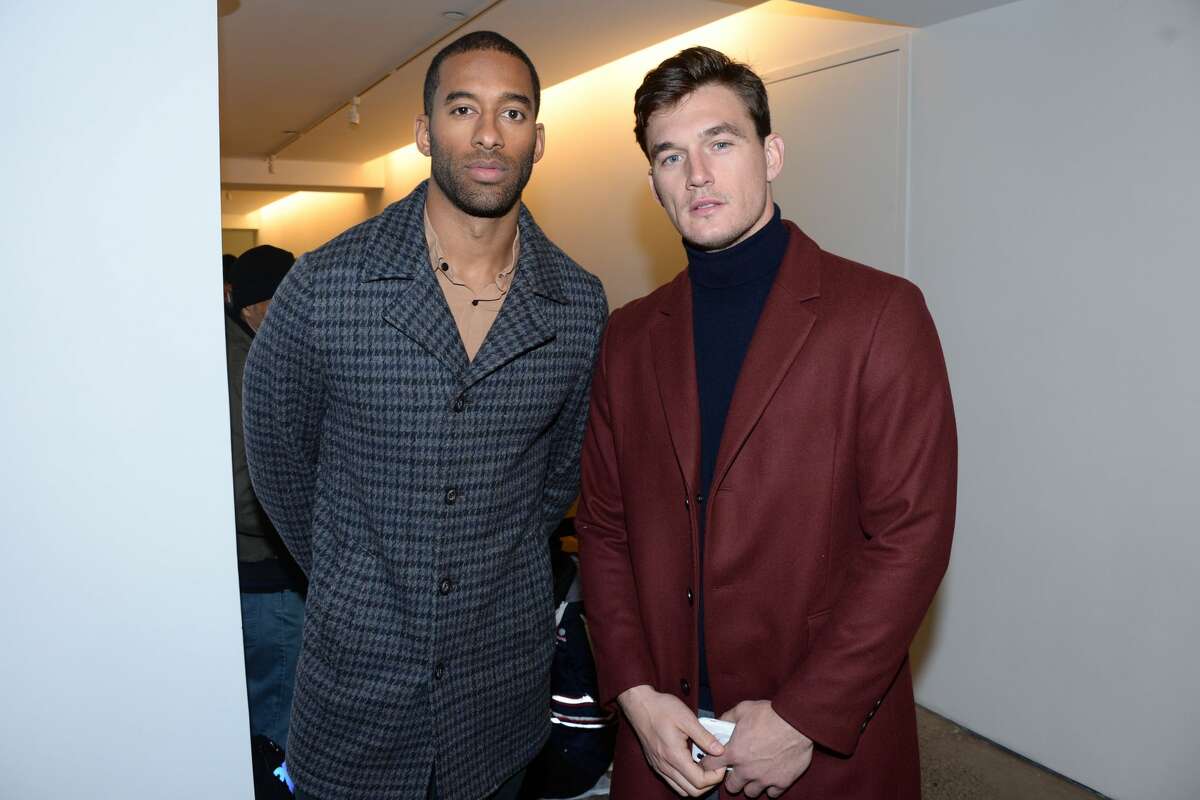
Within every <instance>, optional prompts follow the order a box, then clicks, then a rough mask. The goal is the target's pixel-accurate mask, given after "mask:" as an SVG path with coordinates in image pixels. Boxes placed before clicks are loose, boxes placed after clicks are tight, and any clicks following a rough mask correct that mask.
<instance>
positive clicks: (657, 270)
mask: <svg viewBox="0 0 1200 800" xmlns="http://www.w3.org/2000/svg"><path fill="white" fill-rule="evenodd" d="M630 191H631V192H632V193H633V201H632V202H631V203H630V216H631V219H630V220H629V221H628V222H627V223H626V229H627V230H629V231H631V232H632V236H633V244H634V245H635V246H636V247H637V249H638V250H639V251H640V252H641V253H643V254H644V258H645V262H644V263H645V264H646V270H647V276H646V280H647V282H648V286H649V288H648V289H647V291H652V290H654V289H657V288H658V287H659V286H662V285H663V284H664V283H667V282H669V281H670V280H671V279H672V278H674V277H675V276H676V275H678V274H679V272H680V270H682V269H683V268H684V266H686V264H687V256H686V255H685V254H684V252H683V244H682V242H681V241H680V237H679V232H678V231H677V230H675V227H674V226H673V225H672V224H671V220H670V219H669V218H668V217H667V212H665V211H663V208H662V206H660V205H659V204H658V202H657V201H656V200H655V199H654V195H653V193H652V192H651V191H650V189H649V187H648V186H647V185H646V184H645V183H642V182H638V184H637V185H636V186H631V187H630ZM610 299H615V298H610ZM632 299H633V298H627V299H626V300H625V301H620V302H628V300H632ZM614 306H615V303H614Z"/></svg>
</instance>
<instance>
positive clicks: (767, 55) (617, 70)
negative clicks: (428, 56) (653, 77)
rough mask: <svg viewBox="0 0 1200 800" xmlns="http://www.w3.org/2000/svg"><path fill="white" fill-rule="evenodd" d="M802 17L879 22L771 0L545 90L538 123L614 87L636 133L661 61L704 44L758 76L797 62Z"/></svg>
mask: <svg viewBox="0 0 1200 800" xmlns="http://www.w3.org/2000/svg"><path fill="white" fill-rule="evenodd" d="M801 19H820V20H829V21H837V22H846V23H854V24H861V23H864V22H874V23H878V22H879V21H878V20H871V19H870V18H868V17H860V16H856V15H854V14H846V13H843V12H841V11H833V10H830V9H827V8H818V7H816V6H811V5H807V4H804V3H796V2H792V0H768V2H765V3H762V4H760V5H757V6H754V7H753V8H749V9H746V10H745V11H739V12H738V13H736V14H731V15H729V16H728V17H724V18H722V19H719V20H716V21H715V22H710V23H709V24H707V25H703V26H701V27H699V28H695V29H693V30H690V31H688V32H687V33H681V34H679V35H678V36H675V37H672V38H670V39H666V40H664V41H662V42H659V43H658V44H654V45H651V46H650V47H647V48H644V49H642V50H638V51H637V52H635V53H630V54H629V55H627V56H623V57H622V58H619V59H617V60H615V61H610V62H609V63H607V64H603V65H601V66H599V67H596V68H594V69H591V70H588V71H587V72H584V73H581V74H579V75H576V76H575V77H573V78H569V79H567V80H565V81H562V82H560V83H556V84H555V85H553V86H550V87H547V88H545V89H543V90H542V108H541V109H540V111H539V114H538V117H539V120H541V121H543V122H545V121H546V120H547V118H548V117H554V116H560V117H561V115H563V114H568V113H569V114H572V115H573V114H576V113H586V108H587V107H588V106H589V105H593V104H594V102H595V99H596V98H597V93H600V95H603V96H611V95H612V94H613V92H614V89H615V90H617V91H619V92H621V93H622V94H621V96H622V98H623V101H622V102H623V106H622V109H621V110H622V111H623V112H624V113H626V114H627V115H628V118H629V126H628V127H629V129H630V131H632V129H633V91H634V89H636V88H637V86H638V85H639V84H640V83H641V82H642V78H643V77H644V76H645V74H646V73H647V72H649V71H650V70H651V69H653V68H654V67H655V66H656V65H658V63H659V62H661V61H663V60H664V59H666V58H668V57H669V56H672V55H674V54H675V53H677V52H679V51H680V50H682V49H683V48H685V47H692V46H694V45H705V46H708V47H713V48H716V49H718V50H721V51H722V52H724V53H726V54H727V55H729V56H731V57H733V58H736V59H738V60H740V61H744V62H746V63H748V64H749V65H750V66H751V67H753V68H754V69H755V70H756V71H758V72H759V73H760V74H762V73H764V72H770V71H771V70H774V69H778V68H780V67H784V66H790V65H791V63H792V62H793V61H794V59H795V55H794V53H796V52H802V46H803V44H804V43H803V42H800V41H796V42H795V45H796V46H795V48H786V50H785V52H780V50H781V48H780V47H779V41H778V40H779V39H780V36H779V33H780V28H781V25H782V26H783V27H784V28H785V29H786V28H787V27H788V26H789V25H794V24H795V23H796V21H797V20H801ZM849 27H853V25H851V26H849ZM601 110H602V111H603V112H604V113H610V111H611V109H609V108H608V106H607V104H605V106H604V107H603V109H601ZM619 144H621V145H625V144H628V145H632V146H636V145H633V135H632V133H631V134H630V135H629V138H628V139H626V140H625V141H623V142H621V143H619ZM384 158H386V159H387V160H388V169H389V176H390V175H392V174H397V173H401V174H407V173H410V172H412V171H414V170H426V172H427V167H426V166H425V164H426V159H425V157H424V156H422V155H421V153H420V152H418V151H417V147H416V145H415V144H410V145H407V146H406V147H401V148H399V149H398V150H393V151H392V152H391V153H388V154H387V155H386V156H384ZM390 188H391V187H389V189H390ZM405 192H407V189H405V190H403V192H401V195H400V196H402V194H403V193H405ZM389 194H391V192H389Z"/></svg>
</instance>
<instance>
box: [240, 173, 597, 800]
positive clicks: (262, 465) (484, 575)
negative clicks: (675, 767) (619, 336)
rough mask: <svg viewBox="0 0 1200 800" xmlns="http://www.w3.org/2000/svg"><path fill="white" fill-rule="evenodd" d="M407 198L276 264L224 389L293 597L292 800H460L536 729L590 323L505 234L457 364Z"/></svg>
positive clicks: (513, 762)
mask: <svg viewBox="0 0 1200 800" xmlns="http://www.w3.org/2000/svg"><path fill="white" fill-rule="evenodd" d="M425 197H426V187H425V185H424V184H422V185H421V186H420V187H418V188H417V189H416V190H415V191H414V192H413V193H412V194H411V195H409V196H408V197H407V198H405V199H403V200H401V201H399V202H398V203H395V204H393V205H391V206H389V207H388V208H387V209H386V210H385V211H384V212H383V213H382V214H381V215H379V216H378V217H375V218H373V219H371V220H368V221H367V222H365V223H363V224H361V225H359V226H357V227H355V228H352V229H351V230H349V231H347V232H346V233H344V234H342V235H341V236H339V237H337V238H336V239H334V240H333V241H331V242H329V243H328V244H326V245H324V246H323V247H321V248H320V249H318V250H315V251H313V252H312V253H309V254H307V255H306V256H304V257H303V258H302V259H300V261H298V262H297V264H296V266H295V267H294V268H293V269H292V271H291V273H290V274H289V275H288V277H287V279H286V280H285V281H284V282H283V284H282V285H281V286H280V288H279V291H278V292H277V293H276V295H275V299H274V302H273V304H272V306H271V309H270V313H269V315H268V317H267V320H266V323H265V324H264V325H263V327H262V330H261V331H260V332H259V334H258V336H257V337H256V339H255V343H254V347H253V349H252V351H251V353H250V357H249V360H248V362H247V366H246V375H245V430H246V447H247V454H248V457H249V463H250V468H251V474H252V477H253V479H254V485H255V488H256V490H257V491H258V494H259V497H260V498H261V500H262V503H263V505H264V506H265V507H266V509H267V511H268V513H269V514H270V516H271V518H272V520H273V521H274V522H275V524H276V526H277V527H278V529H279V532H280V534H281V536H282V537H283V538H284V540H285V542H286V543H287V545H288V547H289V548H290V549H291V551H292V553H293V555H294V556H295V558H296V561H297V563H299V564H300V566H301V567H302V568H303V569H304V571H305V572H306V573H307V574H308V576H309V590H308V606H307V612H308V613H307V617H306V620H305V629H304V643H303V650H302V653H301V656H300V662H299V665H298V668H297V674H296V689H295V699H294V702H293V712H292V723H291V730H290V733H289V741H288V766H289V769H290V770H291V773H292V775H293V777H294V778H295V779H296V780H297V783H298V784H299V785H300V787H301V788H303V789H304V790H305V791H306V792H307V793H309V794H311V795H313V796H315V797H319V798H322V799H323V800H339V799H340V798H369V799H370V800H381V799H382V798H403V799H405V800H407V798H424V796H425V791H426V788H427V786H428V783H429V779H430V775H431V773H433V772H434V771H435V768H436V779H437V783H438V788H439V791H440V795H441V797H443V798H446V799H447V800H478V798H481V797H484V796H485V795H487V794H488V793H490V792H491V791H493V790H494V789H495V788H496V787H497V786H498V785H499V784H500V783H501V782H502V781H503V780H504V779H506V778H507V777H508V776H509V775H511V774H513V773H514V772H515V771H516V770H517V769H519V768H520V767H521V766H522V765H523V764H525V763H527V762H528V761H529V760H530V759H531V758H532V757H533V755H534V754H535V753H536V752H537V750H538V748H539V747H540V746H541V745H542V743H543V741H544V740H545V737H546V735H547V733H548V727H549V666H550V658H551V652H552V648H553V642H554V634H553V625H554V619H553V607H552V588H551V573H550V565H549V554H548V548H547V537H548V535H549V531H550V530H551V529H552V528H553V526H554V525H556V524H557V523H558V522H559V521H560V519H561V517H562V515H563V513H564V512H565V511H566V509H567V507H568V505H569V504H570V502H571V501H572V500H573V499H574V497H575V494H576V490H577V483H578V454H579V443H580V439H581V437H582V434H583V425H584V422H585V419H586V409H587V397H588V385H589V382H590V378H591V371H592V366H593V364H594V362H595V356H596V351H597V348H598V346H599V340H600V334H601V331H602V330H603V326H604V322H605V318H606V315H607V308H606V303H605V300H604V294H603V290H602V288H601V286H600V283H599V281H598V280H597V279H596V278H595V277H593V276H591V275H589V274H588V273H586V272H584V271H583V270H582V269H581V268H580V267H579V266H578V265H576V264H575V263H574V262H573V261H571V260H570V259H569V258H567V257H566V256H565V255H564V254H563V253H562V252H561V251H560V250H559V249H558V248H556V247H555V246H554V245H553V244H551V242H550V241H549V240H547V239H546V237H545V236H544V235H543V234H542V232H541V231H540V230H539V229H538V227H537V225H536V224H535V223H534V221H533V219H532V217H531V216H530V215H529V213H528V212H527V211H526V210H525V209H524V208H523V207H522V209H521V212H520V221H519V226H520V234H521V247H520V255H519V260H518V264H517V271H516V274H515V277H514V280H513V283H512V286H511V288H510V289H509V292H508V295H507V296H506V299H505V302H504V305H503V307H502V308H501V311H500V314H499V315H498V317H497V319H496V320H495V322H494V324H493V326H492V328H491V330H490V332H489V333H488V336H487V338H486V340H485V341H484V343H483V345H482V347H481V349H480V350H479V352H478V353H477V354H476V356H475V358H474V360H468V358H467V355H466V352H465V350H464V349H463V346H462V341H461V338H460V336H459V333H458V329H457V328H456V326H455V323H454V320H453V318H452V317H451V314H450V311H449V308H448V306H447V304H446V302H445V299H444V296H443V294H442V291H441V289H440V288H439V286H438V284H437V276H436V275H435V274H434V273H433V270H432V267H431V265H430V263H429V255H428V251H427V245H426V242H425V235H424V224H423V210H424V207H425Z"/></svg>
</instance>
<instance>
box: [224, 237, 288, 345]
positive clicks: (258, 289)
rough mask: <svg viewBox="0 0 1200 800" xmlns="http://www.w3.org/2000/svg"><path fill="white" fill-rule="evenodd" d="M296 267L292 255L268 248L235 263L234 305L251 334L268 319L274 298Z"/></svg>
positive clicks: (264, 246) (262, 247) (244, 255)
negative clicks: (293, 265)
mask: <svg viewBox="0 0 1200 800" xmlns="http://www.w3.org/2000/svg"><path fill="white" fill-rule="evenodd" d="M294 263H296V257H295V256H293V255H292V254H291V253H290V252H288V251H287V250H284V249H282V248H279V247H274V246H272V245H269V244H260V245H259V246H258V247H252V248H250V249H249V250H247V251H246V252H244V253H242V255H241V256H239V257H238V260H237V261H236V262H234V264H233V269H232V270H231V272H232V275H231V277H232V283H233V294H232V298H231V300H232V302H231V305H232V307H233V310H234V311H235V312H237V313H238V316H239V317H240V319H241V320H242V321H243V322H244V323H245V324H246V325H247V326H249V328H250V331H251V333H253V332H255V331H257V330H258V328H259V326H260V325H262V322H263V320H264V319H266V317H267V308H268V307H269V306H270V305H271V298H272V297H274V296H275V290H276V289H278V288H279V284H280V283H282V282H283V276H285V275H287V273H288V270H290V269H291V268H292V264H294Z"/></svg>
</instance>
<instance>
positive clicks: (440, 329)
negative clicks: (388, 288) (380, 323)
mask: <svg viewBox="0 0 1200 800" xmlns="http://www.w3.org/2000/svg"><path fill="white" fill-rule="evenodd" d="M426 266H428V264H426ZM383 318H384V320H386V321H387V322H388V324H390V325H392V326H393V327H394V328H396V330H398V331H400V332H401V333H403V334H404V335H405V336H407V337H408V338H410V339H412V340H413V341H414V342H416V343H417V344H419V345H420V346H421V347H423V348H425V349H426V350H427V351H429V352H430V353H431V354H432V355H434V356H436V357H437V358H438V360H440V361H441V362H442V363H443V364H445V365H446V367H447V368H448V369H450V370H451V371H452V372H453V373H454V374H456V375H461V374H462V372H463V371H464V370H466V368H467V363H468V362H467V351H466V350H465V349H463V344H462V337H461V336H460V335H459V333H458V327H457V326H456V325H455V324H454V317H453V315H451V313H450V307H449V306H448V305H446V297H445V295H444V294H442V288H441V287H440V286H438V285H437V276H436V275H434V274H433V269H432V268H429V269H424V270H416V271H414V274H413V275H412V277H410V278H408V279H406V280H404V281H403V282H401V283H400V284H399V287H398V296H397V298H396V300H394V301H393V302H392V304H391V305H390V306H388V307H387V309H386V310H385V311H384V312H383Z"/></svg>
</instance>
